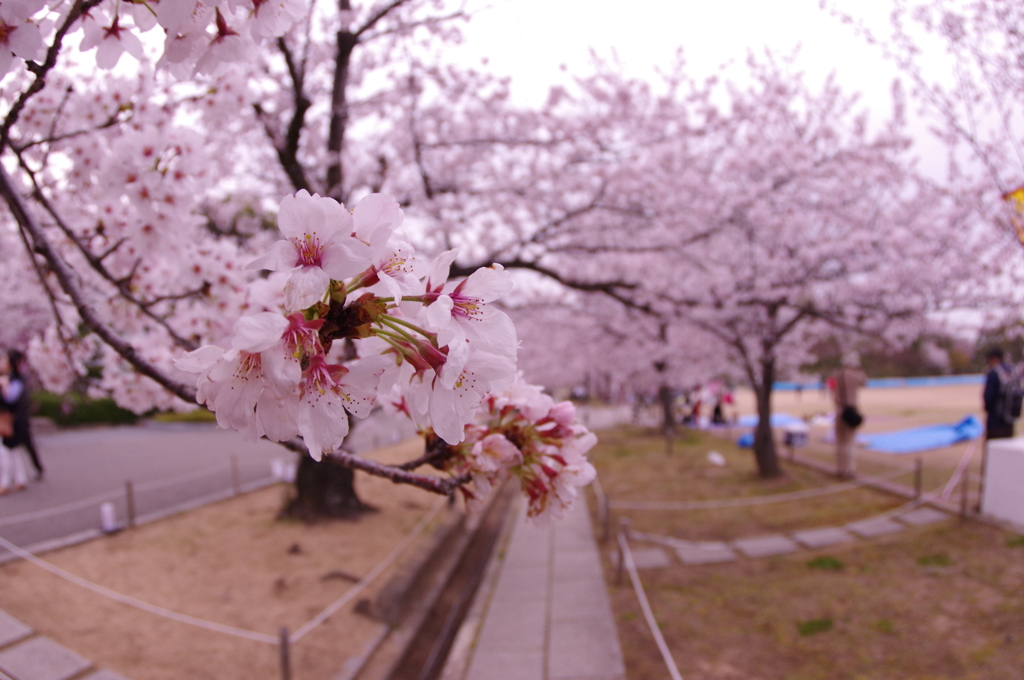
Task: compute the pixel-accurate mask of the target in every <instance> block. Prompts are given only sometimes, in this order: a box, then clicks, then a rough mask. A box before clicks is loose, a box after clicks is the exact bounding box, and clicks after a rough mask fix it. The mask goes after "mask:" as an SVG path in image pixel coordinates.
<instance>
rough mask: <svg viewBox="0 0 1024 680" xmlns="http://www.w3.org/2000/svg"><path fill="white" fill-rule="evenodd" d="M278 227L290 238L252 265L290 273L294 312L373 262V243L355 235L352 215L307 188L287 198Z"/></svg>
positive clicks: (288, 296)
mask: <svg viewBox="0 0 1024 680" xmlns="http://www.w3.org/2000/svg"><path fill="white" fill-rule="evenodd" d="M277 226H278V228H279V229H280V230H281V233H282V234H283V235H284V236H285V238H286V239H287V240H285V241H278V242H277V243H276V244H274V246H273V247H272V248H271V250H270V252H269V253H267V254H266V255H264V256H262V257H259V258H257V259H256V260H254V261H253V262H252V263H251V264H250V265H249V267H250V268H251V269H269V270H271V271H289V272H291V278H290V279H289V281H288V283H287V284H286V285H285V289H284V293H285V306H286V307H287V308H288V309H289V310H298V309H304V308H306V307H309V306H310V305H312V304H314V303H316V302H318V301H319V300H321V299H322V298H323V297H324V296H325V295H326V294H327V289H328V288H329V287H330V283H331V280H332V279H333V280H342V279H345V278H347V277H349V276H354V275H356V274H358V273H359V272H361V271H363V270H365V269H366V268H367V266H369V265H370V251H369V247H368V246H367V245H366V244H365V243H363V242H362V241H360V240H359V239H357V238H355V237H353V236H352V216H351V215H350V214H349V213H348V211H347V210H345V207H344V206H343V205H341V204H340V203H338V202H337V201H335V200H334V199H332V198H322V197H320V196H318V195H316V194H313V195H312V196H310V194H309V192H307V191H305V190H302V191H299V192H298V193H296V194H295V195H294V196H287V197H286V198H285V199H284V200H283V201H281V208H280V211H279V212H278V219H277Z"/></svg>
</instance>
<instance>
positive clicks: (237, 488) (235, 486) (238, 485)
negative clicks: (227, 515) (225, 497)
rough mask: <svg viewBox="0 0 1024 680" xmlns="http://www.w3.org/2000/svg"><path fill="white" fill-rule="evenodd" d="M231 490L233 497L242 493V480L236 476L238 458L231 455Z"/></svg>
mask: <svg viewBox="0 0 1024 680" xmlns="http://www.w3.org/2000/svg"><path fill="white" fill-rule="evenodd" d="M231 489H232V490H233V491H234V492H235V495H236V496H237V495H238V494H240V493H242V480H241V477H240V475H239V474H238V456H236V455H235V454H233V453H232V454H231Z"/></svg>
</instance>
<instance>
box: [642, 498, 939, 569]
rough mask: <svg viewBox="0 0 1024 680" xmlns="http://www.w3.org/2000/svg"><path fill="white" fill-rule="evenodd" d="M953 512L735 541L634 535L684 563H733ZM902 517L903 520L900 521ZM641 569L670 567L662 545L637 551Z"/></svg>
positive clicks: (921, 511) (925, 511) (920, 511)
mask: <svg viewBox="0 0 1024 680" xmlns="http://www.w3.org/2000/svg"><path fill="white" fill-rule="evenodd" d="M950 517H951V515H949V514H948V513H945V512H942V511H940V510H935V509H934V508H917V509H915V510H910V511H908V512H904V513H902V514H897V515H895V516H893V517H889V516H885V515H882V516H878V517H872V518H868V519H865V520H861V521H859V522H851V523H850V524H847V525H845V526H842V527H820V528H817V529H807V530H804V531H795V532H792V533H790V534H771V535H767V536H754V537H750V538H741V539H737V540H735V541H684V540H682V539H678V538H673V537H671V536H659V535H656V534H648V533H644V532H640V531H634V532H632V534H631V537H632V538H634V539H636V540H640V541H646V542H649V543H660V544H662V545H665V546H667V547H669V548H671V549H672V550H673V552H675V554H676V557H678V558H679V561H680V562H682V563H683V564H713V563H717V562H731V561H732V560H735V559H736V558H737V556H739V555H742V556H744V557H749V558H758V557H771V556H774V555H785V554H787V553H792V552H796V551H797V550H800V549H801V548H807V549H809V550H814V549H817V548H825V547H828V546H832V545H837V544H840V543H848V542H850V541H854V540H856V539H857V538H858V537H860V538H865V539H866V538H875V537H877V536H885V535H887V534H894V533H897V532H900V531H903V529H905V528H906V527H908V526H911V527H913V526H924V525H928V524H934V523H935V522H941V521H943V520H946V519H949V518H950ZM896 520H899V521H896ZM633 560H634V561H635V562H636V566H637V568H638V569H653V568H657V567H667V566H669V564H670V560H669V558H668V557H667V556H666V555H665V552H664V551H663V550H661V549H660V548H641V549H635V550H633Z"/></svg>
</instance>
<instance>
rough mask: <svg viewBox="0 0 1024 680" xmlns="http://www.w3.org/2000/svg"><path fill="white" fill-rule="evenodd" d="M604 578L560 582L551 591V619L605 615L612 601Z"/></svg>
mask: <svg viewBox="0 0 1024 680" xmlns="http://www.w3.org/2000/svg"><path fill="white" fill-rule="evenodd" d="M604 587H605V586H604V578H603V577H602V578H601V579H587V580H580V581H575V582H573V581H566V582H563V583H559V584H558V587H557V588H554V589H553V590H552V591H551V619H552V620H553V621H561V620H565V619H585V618H590V617H595V616H596V617H600V616H604V615H606V614H607V613H608V611H609V610H610V609H611V601H610V600H609V599H608V594H607V593H606V592H604Z"/></svg>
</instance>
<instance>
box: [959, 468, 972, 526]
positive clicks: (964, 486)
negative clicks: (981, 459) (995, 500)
mask: <svg viewBox="0 0 1024 680" xmlns="http://www.w3.org/2000/svg"><path fill="white" fill-rule="evenodd" d="M970 484H971V473H970V472H966V471H965V472H964V477H963V479H962V480H960V516H961V517H967V492H968V491H969V487H970Z"/></svg>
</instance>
